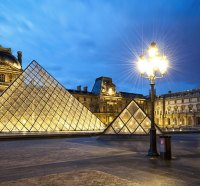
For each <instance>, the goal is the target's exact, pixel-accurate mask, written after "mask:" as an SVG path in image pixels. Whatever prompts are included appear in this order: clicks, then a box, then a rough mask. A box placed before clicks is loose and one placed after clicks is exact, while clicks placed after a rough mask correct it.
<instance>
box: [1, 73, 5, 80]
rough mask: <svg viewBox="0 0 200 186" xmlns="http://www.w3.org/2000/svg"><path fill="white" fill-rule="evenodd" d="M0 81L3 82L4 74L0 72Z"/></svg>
mask: <svg viewBox="0 0 200 186" xmlns="http://www.w3.org/2000/svg"><path fill="white" fill-rule="evenodd" d="M0 82H5V75H4V74H0Z"/></svg>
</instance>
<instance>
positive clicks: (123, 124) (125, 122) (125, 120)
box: [104, 100, 161, 134]
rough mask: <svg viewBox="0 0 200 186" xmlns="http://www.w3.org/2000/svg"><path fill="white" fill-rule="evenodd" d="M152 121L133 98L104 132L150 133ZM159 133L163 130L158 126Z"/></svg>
mask: <svg viewBox="0 0 200 186" xmlns="http://www.w3.org/2000/svg"><path fill="white" fill-rule="evenodd" d="M150 124H151V121H150V119H149V117H148V116H147V114H146V113H145V112H144V111H143V110H142V109H141V108H140V106H139V105H138V104H137V103H136V102H135V101H134V100H132V101H131V102H130V103H129V104H128V106H127V107H126V108H125V109H124V110H123V111H122V112H121V113H120V114H119V116H118V117H117V118H116V119H115V120H114V121H113V122H112V123H111V124H110V125H109V126H108V127H107V128H106V129H105V131H104V134H148V133H149V129H150ZM156 130H157V133H158V134H160V133H161V130H160V129H159V128H158V127H157V126H156Z"/></svg>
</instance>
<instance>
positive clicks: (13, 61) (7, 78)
mask: <svg viewBox="0 0 200 186" xmlns="http://www.w3.org/2000/svg"><path fill="white" fill-rule="evenodd" d="M21 72H22V53H21V52H20V51H18V52H17V58H16V57H15V56H13V55H12V52H11V49H10V48H4V47H2V46H1V45H0V93H1V92H3V91H4V90H5V89H6V88H7V87H8V86H9V85H10V84H11V83H12V82H13V81H14V80H15V79H16V77H17V76H18V75H19V74H20V73H21Z"/></svg>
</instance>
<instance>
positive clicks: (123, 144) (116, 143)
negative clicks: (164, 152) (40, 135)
mask: <svg viewBox="0 0 200 186" xmlns="http://www.w3.org/2000/svg"><path fill="white" fill-rule="evenodd" d="M148 147H149V137H148V136H135V137H133V138H132V139H125V138H124V139H122V138H120V139H117V138H115V139H98V137H79V138H52V139H32V140H30V139H29V140H10V141H5V140H1V141H0V186H3V185H4V186H9V185H20V186H32V185H67V186H76V185H79V186H80V185H81V186H83V185H87V186H96V185H97V186H100V185H102V186H107V185H111V186H114V185H120V186H132V185H148V186H149V185H153V186H157V185H162V186H163V185H166V186H167V185H170V186H173V185H176V186H179V185H181V186H182V185H195V186H196V185H200V134H177V135H172V157H173V159H172V160H171V161H164V160H161V159H160V158H149V157H147V156H146V154H147V150H148ZM158 149H159V146H158Z"/></svg>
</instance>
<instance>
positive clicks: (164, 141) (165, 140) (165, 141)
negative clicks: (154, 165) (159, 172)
mask: <svg viewBox="0 0 200 186" xmlns="http://www.w3.org/2000/svg"><path fill="white" fill-rule="evenodd" d="M160 157H161V158H162V159H164V160H171V136H160Z"/></svg>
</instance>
